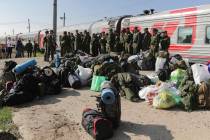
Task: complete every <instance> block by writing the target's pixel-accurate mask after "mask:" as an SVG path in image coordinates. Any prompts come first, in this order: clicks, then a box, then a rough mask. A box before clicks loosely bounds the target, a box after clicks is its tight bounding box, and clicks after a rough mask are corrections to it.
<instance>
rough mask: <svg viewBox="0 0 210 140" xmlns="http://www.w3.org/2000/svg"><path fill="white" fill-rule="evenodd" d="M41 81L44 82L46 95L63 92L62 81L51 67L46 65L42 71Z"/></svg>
mask: <svg viewBox="0 0 210 140" xmlns="http://www.w3.org/2000/svg"><path fill="white" fill-rule="evenodd" d="M39 81H40V83H43V84H44V92H45V94H46V95H55V94H59V93H60V92H61V81H60V79H59V78H58V76H57V75H56V74H55V72H54V71H53V70H52V69H51V68H50V67H45V68H43V69H42V70H41V71H40V76H39Z"/></svg>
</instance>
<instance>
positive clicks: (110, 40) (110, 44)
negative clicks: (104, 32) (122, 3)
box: [106, 29, 115, 53]
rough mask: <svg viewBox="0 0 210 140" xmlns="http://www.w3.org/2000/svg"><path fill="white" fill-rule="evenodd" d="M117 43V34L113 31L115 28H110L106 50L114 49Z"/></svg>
mask: <svg viewBox="0 0 210 140" xmlns="http://www.w3.org/2000/svg"><path fill="white" fill-rule="evenodd" d="M114 45H115V35H114V33H113V30H112V29H110V30H109V34H108V36H107V44H106V50H107V52H108V53H110V52H111V51H113V49H114Z"/></svg>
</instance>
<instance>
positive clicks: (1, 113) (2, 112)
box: [0, 107, 13, 131]
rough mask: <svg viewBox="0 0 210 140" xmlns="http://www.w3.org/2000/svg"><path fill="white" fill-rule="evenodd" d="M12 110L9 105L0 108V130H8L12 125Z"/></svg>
mask: <svg viewBox="0 0 210 140" xmlns="http://www.w3.org/2000/svg"><path fill="white" fill-rule="evenodd" d="M11 124H12V110H11V108H9V107H4V108H2V109H0V130H1V131H10V129H11V127H13V126H12V125H11Z"/></svg>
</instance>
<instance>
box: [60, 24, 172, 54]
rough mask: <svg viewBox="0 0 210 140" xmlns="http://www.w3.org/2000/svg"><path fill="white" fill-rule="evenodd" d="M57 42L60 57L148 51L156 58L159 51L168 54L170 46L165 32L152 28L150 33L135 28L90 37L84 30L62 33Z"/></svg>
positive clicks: (110, 31) (146, 29)
mask: <svg viewBox="0 0 210 140" xmlns="http://www.w3.org/2000/svg"><path fill="white" fill-rule="evenodd" d="M59 41H60V46H61V56H64V55H65V54H67V53H70V52H73V51H77V50H81V51H83V52H85V53H87V54H90V55H92V56H97V55H98V54H106V53H110V52H116V53H120V52H125V53H127V54H130V55H135V54H138V53H140V52H142V51H150V52H151V53H152V54H153V55H154V56H157V55H158V52H159V51H164V52H168V48H169V46H170V37H169V36H168V34H167V31H162V32H158V29H156V28H154V29H152V30H151V33H150V32H149V29H148V28H145V29H144V31H143V32H141V31H139V30H138V28H137V27H135V28H134V30H133V31H131V30H130V28H127V29H123V30H122V31H121V33H120V34H119V33H117V32H115V31H113V30H112V29H110V30H109V32H108V33H105V32H102V33H97V34H95V33H93V34H92V36H91V35H90V33H89V32H88V31H86V30H85V31H84V32H79V31H78V30H76V32H75V34H73V33H70V32H67V31H64V33H63V35H62V36H60V37H59Z"/></svg>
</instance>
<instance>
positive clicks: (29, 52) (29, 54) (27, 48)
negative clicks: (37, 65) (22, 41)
mask: <svg viewBox="0 0 210 140" xmlns="http://www.w3.org/2000/svg"><path fill="white" fill-rule="evenodd" d="M26 50H27V53H28V58H29V57H32V51H33V45H32V43H31V40H28V43H27V44H26Z"/></svg>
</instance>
